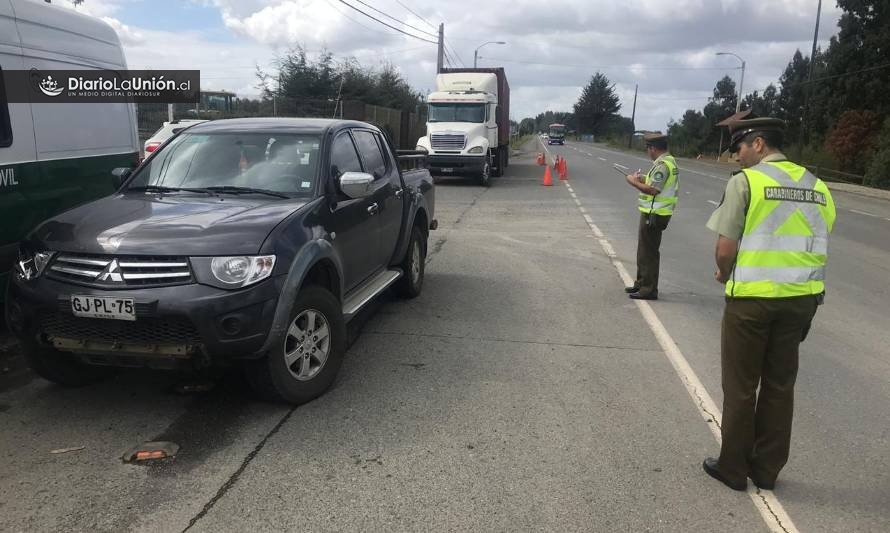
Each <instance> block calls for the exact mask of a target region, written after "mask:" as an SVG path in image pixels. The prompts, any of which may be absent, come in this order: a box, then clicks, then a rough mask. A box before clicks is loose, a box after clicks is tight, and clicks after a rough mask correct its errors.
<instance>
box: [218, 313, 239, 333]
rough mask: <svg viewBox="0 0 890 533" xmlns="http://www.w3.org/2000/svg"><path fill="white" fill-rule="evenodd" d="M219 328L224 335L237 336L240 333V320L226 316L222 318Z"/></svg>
mask: <svg viewBox="0 0 890 533" xmlns="http://www.w3.org/2000/svg"><path fill="white" fill-rule="evenodd" d="M221 326H222V330H223V332H225V334H226V335H237V334H239V333H241V327H242V326H241V320H240V319H239V318H238V317H234V316H228V317H226V318H224V319H223V321H222V324H221Z"/></svg>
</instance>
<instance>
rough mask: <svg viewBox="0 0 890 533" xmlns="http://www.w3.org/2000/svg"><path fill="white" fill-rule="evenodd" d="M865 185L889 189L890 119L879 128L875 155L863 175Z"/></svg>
mask: <svg viewBox="0 0 890 533" xmlns="http://www.w3.org/2000/svg"><path fill="white" fill-rule="evenodd" d="M865 184H866V185H868V186H870V187H880V188H882V189H890V118H888V119H887V120H885V121H884V127H883V128H881V133H880V135H879V136H878V140H877V148H876V149H875V155H874V157H873V158H872V160H871V164H870V165H869V167H868V171H867V172H866V173H865Z"/></svg>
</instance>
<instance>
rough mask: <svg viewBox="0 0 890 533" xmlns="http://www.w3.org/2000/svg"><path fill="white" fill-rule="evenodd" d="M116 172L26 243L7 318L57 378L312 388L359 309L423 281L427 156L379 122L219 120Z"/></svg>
mask: <svg viewBox="0 0 890 533" xmlns="http://www.w3.org/2000/svg"><path fill="white" fill-rule="evenodd" d="M109 179H111V180H112V181H113V182H114V183H115V186H116V192H114V193H113V194H111V195H110V196H106V197H104V198H101V199H99V200H95V201H93V202H90V203H87V204H84V205H81V206H79V207H76V208H73V209H71V210H69V211H66V212H64V213H62V214H60V215H57V216H55V217H53V218H50V219H49V220H46V221H44V222H43V223H41V224H40V225H38V226H37V228H36V229H34V230H33V231H32V232H31V233H30V234H29V235H28V236H27V237H26V238H25V239H24V240H23V241H22V242H21V244H20V246H19V251H18V259H17V261H16V264H15V268H14V271H13V275H12V280H11V282H10V284H9V289H8V295H7V299H6V318H7V322H8V326H9V329H10V331H12V332H13V333H14V335H15V336H16V337H18V339H19V341H20V344H21V346H22V349H23V351H24V353H25V356H26V358H27V361H28V363H29V365H30V366H31V368H32V369H33V370H34V372H36V373H37V374H38V375H40V376H42V377H43V378H45V379H48V380H50V381H53V382H56V383H59V384H62V385H68V386H80V385H85V384H88V383H90V382H93V381H95V380H98V379H101V378H103V377H105V376H107V375H108V374H109V373H110V372H112V371H113V368H114V367H120V366H126V367H150V368H182V367H185V368H189V369H197V370H206V369H212V368H216V367H223V366H232V365H239V366H240V367H242V368H243V369H244V371H245V372H246V375H247V378H248V381H249V382H250V383H251V385H252V387H253V388H254V389H255V390H256V391H257V392H258V393H259V394H260V395H261V396H262V397H263V398H265V399H268V400H271V401H283V402H287V403H292V404H301V403H305V402H308V401H310V400H312V399H314V398H316V397H318V396H319V395H321V394H322V393H324V391H326V390H327V389H328V388H329V387H330V385H331V384H332V383H333V381H334V379H335V377H336V375H337V372H338V370H339V368H340V365H341V361H342V359H343V355H344V352H345V351H346V343H347V338H346V336H347V331H346V325H347V323H348V322H349V320H350V319H351V318H353V317H354V316H355V315H356V314H357V313H358V312H359V310H360V309H362V308H363V307H364V306H365V305H366V304H367V303H368V302H370V301H371V300H373V299H374V298H375V297H376V296H377V295H379V294H381V293H382V292H383V291H384V290H387V289H388V288H390V287H392V288H393V289H394V290H395V292H396V293H397V294H398V295H400V296H402V297H405V298H413V297H416V296H418V295H419V294H420V291H421V289H422V287H423V279H424V264H425V259H426V253H427V240H428V235H429V232H430V231H431V230H435V229H436V226H437V222H436V219H435V217H434V206H435V190H434V186H433V180H432V177H431V176H430V174H429V171H428V170H427V169H426V163H425V155H424V153H423V152H415V151H405V152H396V151H395V150H394V149H393V148H392V146H391V145H390V143H389V141H388V139H387V137H386V136H385V135H384V134H383V133H382V132H381V130H379V129H378V128H376V127H374V126H372V125H370V124H366V123H363V122H354V121H343V120H317V119H292V118H274V119H273V118H253V119H231V120H218V121H211V122H205V123H201V124H197V125H194V126H191V127H189V128H188V129H185V130H183V131H182V132H180V133H179V134H177V135H176V136H174V137H172V138H170V139H169V140H167V141H166V142H165V143H164V144H162V145H161V146H160V147H158V149H157V150H155V151H154V152H152V153H151V155H150V156H149V157H148V158H147V159H146V160H145V161H144V162H143V163H142V164H141V165H140V166H139V167H138V168H136V169H129V168H119V169H115V170H114V172H113V173H112V176H109Z"/></svg>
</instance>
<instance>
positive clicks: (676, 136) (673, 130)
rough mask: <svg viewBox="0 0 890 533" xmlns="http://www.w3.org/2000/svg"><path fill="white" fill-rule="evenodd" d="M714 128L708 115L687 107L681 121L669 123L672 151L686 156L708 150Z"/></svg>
mask: <svg viewBox="0 0 890 533" xmlns="http://www.w3.org/2000/svg"><path fill="white" fill-rule="evenodd" d="M712 130H713V125H712V123H711V121H710V120H709V119H708V117H706V116H704V114H702V113H701V112H699V111H695V110H693V109H687V110H686V112H685V113H684V114H683V118H682V119H680V122H675V121H673V120H672V121H671V122H670V123H669V124H668V137H669V138H670V143H671V151H672V152H673V153H674V154H677V155H685V156H697V155H698V154H701V153H704V152H706V151H707V149H708V139H709V138H710V136H711V132H712Z"/></svg>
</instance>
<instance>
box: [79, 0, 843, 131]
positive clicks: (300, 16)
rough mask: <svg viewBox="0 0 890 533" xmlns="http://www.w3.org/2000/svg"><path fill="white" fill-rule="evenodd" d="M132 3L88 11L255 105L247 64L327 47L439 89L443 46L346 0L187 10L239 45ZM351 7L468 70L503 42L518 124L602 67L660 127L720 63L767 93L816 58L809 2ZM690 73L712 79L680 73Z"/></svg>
mask: <svg viewBox="0 0 890 533" xmlns="http://www.w3.org/2000/svg"><path fill="white" fill-rule="evenodd" d="M134 1H137V0H89V1H88V2H86V3H85V4H84V7H85V8H88V9H89V10H90V12H91V13H93V14H97V15H100V16H107V17H112V18H113V19H114V20H115V21H116V23H117V24H120V25H119V26H115V28H116V29H118V32H119V34H121V38H122V40H124V41H125V47H126V53H127V57H128V61H129V63H130V64H131V65H134V68H135V67H136V66H138V67H143V66H148V65H151V66H154V67H155V68H168V67H169V68H201V69H202V71H203V72H204V76H205V82H204V85H205V86H213V87H214V88H229V89H232V90H235V91H243V92H244V94H256V90H255V89H252V85H254V84H255V81H254V76H253V71H252V69H251V68H250V65H252V64H254V63H256V62H259V63H261V64H263V65H268V64H269V62H270V61H271V60H272V59H273V57H274V55H275V53H276V52H277V51H281V50H285V49H286V48H287V47H289V46H292V45H294V44H300V45H303V46H305V47H306V48H307V49H308V50H310V51H319V50H321V49H325V48H326V49H328V50H330V51H331V52H333V53H334V54H335V56H336V57H338V58H346V57H349V56H355V57H356V58H358V59H359V61H361V63H362V64H364V65H366V66H372V67H373V66H379V65H380V64H381V63H382V62H384V61H389V62H391V63H393V64H394V65H395V66H397V67H398V68H399V70H400V71H401V72H402V73H403V75H404V76H405V78H406V79H407V80H408V81H409V83H411V84H412V86H414V87H415V88H417V89H418V90H420V91H422V92H425V91H426V90H429V89H432V88H433V84H434V76H435V62H436V47H435V45H433V44H428V43H424V42H422V41H421V40H418V39H414V38H411V37H408V36H405V35H402V34H400V33H398V32H396V31H394V30H392V29H390V28H386V27H385V26H382V25H381V24H379V23H377V22H375V21H373V20H370V19H369V18H366V17H364V16H363V15H362V14H360V13H358V12H356V11H354V10H352V9H350V8H349V7H346V6H345V5H343V3H341V2H340V1H339V0H191V1H192V2H196V3H201V4H203V5H206V6H212V7H214V8H216V9H217V10H218V11H219V21H218V25H219V27H218V28H215V29H214V31H217V32H225V33H226V34H227V35H228V36H229V38H230V39H229V40H232V39H234V43H232V42H225V43H222V42H219V41H218V40H214V39H212V38H211V37H210V35H209V32H208V31H205V30H207V29H206V28H196V29H195V31H193V32H186V33H182V32H175V33H174V32H159V31H151V30H146V29H143V28H140V27H139V24H138V21H133V20H128V19H127V18H126V17H125V14H126V11H127V5H128V3H130V2H134ZM348 1H349V2H350V3H351V4H353V5H355V6H356V7H359V8H360V9H362V10H364V11H367V12H368V13H370V14H373V15H375V16H376V17H377V18H380V19H381V20H383V21H386V22H388V23H391V24H392V25H394V26H397V27H399V28H400V29H403V30H404V31H407V32H408V33H413V34H415V35H417V36H418V37H420V38H423V39H430V36H429V35H427V34H426V33H422V32H429V33H433V34H435V33H436V31H437V27H438V24H439V23H440V22H444V23H445V35H446V39H447V43H448V45H449V47H448V50H449V56H450V60H449V62H451V63H454V64H457V65H462V64H463V65H467V66H472V61H473V51H474V49H475V48H476V47H478V46H479V45H481V44H482V43H484V42H486V41H496V40H497V41H500V40H503V41H506V42H507V43H508V44H507V45H506V46H497V45H488V46H486V47H485V48H483V49H482V50H481V51H480V55H481V56H482V58H483V59H481V60H480V66H494V65H497V66H503V67H505V68H506V70H507V76H508V79H509V82H510V86H511V88H512V90H513V95H512V99H511V111H512V114H513V118H515V119H521V118H523V117H525V116H534V115H536V114H537V113H539V112H542V111H544V110H546V109H552V110H566V111H568V110H571V108H572V105H573V104H574V103H575V101H576V100H577V97H578V95H579V94H580V91H581V88H582V87H583V86H584V85H585V84H586V83H587V82H588V81H589V80H590V77H591V76H592V75H593V74H594V73H595V72H596V71H598V70H599V71H602V72H604V73H605V74H606V75H607V76H608V77H609V78H610V80H611V81H612V82H613V83H615V84H616V89H618V90H619V94H620V95H621V99H622V104H623V106H624V107H623V113H624V114H627V115H629V114H630V109H631V107H632V104H633V89H634V85H636V84H638V85H639V93H640V94H639V100H638V102H637V125H638V127H641V128H647V129H662V130H663V129H664V128H665V127H666V124H667V121H668V120H669V119H671V118H679V117H681V116H682V114H683V112H684V110H685V109H687V108H696V109H700V108H701V107H702V106H703V105H704V103H705V102H706V99H705V98H703V97H702V95H707V94H709V93H710V92H711V91H712V90H713V87H714V85H715V83H716V82H717V80H718V79H720V78H721V77H722V76H724V75H730V76H732V77H733V79H735V80H738V78H739V70H738V61H736V60H735V59H734V58H732V57H715V55H714V54H715V52H718V51H728V52H735V53H737V54H739V55H740V56H742V57H744V58H745V61H746V66H747V69H746V72H745V84H744V85H745V88H746V91H745V92H748V90H747V89H751V90H753V89H762V88H764V87H765V86H766V85H767V84H769V83H770V82H776V81H777V79H778V77H779V76H780V75H781V73H782V71H783V70H784V68H785V65H786V64H787V62H788V61H789V60H790V59H791V56H792V55H793V53H794V51H795V50H796V49H798V48H800V49H801V50H803V51H804V53H805V54H808V53H809V48H810V45H811V44H810V43H811V41H810V40H811V39H812V32H813V24H814V22H815V5H814V3H813V2H812V1H810V0H783V1H777V2H754V3H752V2H749V1H747V0H675V1H674V2H672V3H671V4H670V6H668V5H667V4H665V3H664V2H663V1H662V0H625V1H624V2H615V1H613V0H555V1H551V2H540V1H539V0H497V1H495V2H487V3H484V2H478V3H474V4H472V9H468V4H469V3H468V2H466V1H461V2H441V1H433V0H410V1H408V0H402V1H401V2H399V1H397V0H368V1H367V3H368V4H371V5H373V6H374V7H375V8H377V9H379V10H380V11H382V12H384V13H386V14H388V15H391V16H392V17H393V18H394V19H397V20H399V21H402V22H403V23H404V24H401V23H399V22H396V21H395V20H393V19H388V18H386V16H384V15H381V14H380V13H376V12H374V11H372V10H371V9H370V8H368V7H366V6H363V5H362V4H360V3H358V2H357V1H355V0H348ZM404 6H408V8H410V10H411V11H413V12H414V13H416V15H415V14H412V13H411V12H409V11H408V10H407V9H406V8H405V7H404ZM839 17H840V11H839V9H838V8H837V7H836V6H835V5H834V4H833V3H831V2H825V3H824V5H823V12H822V24H821V27H820V33H819V34H820V37H821V39H820V40H821V41H822V42H823V43H825V42H827V40H828V39H829V38H830V37H831V35H833V34H834V33H836V24H837V20H838V19H839ZM120 21H123V22H124V23H126V24H123V23H120ZM112 24H115V22H112ZM149 43H150V44H149ZM458 56H459V57H460V58H461V59H462V60H463V61H460V60H459V59H458ZM493 58H495V59H493ZM690 67H692V68H695V69H702V70H682V69H681V68H690Z"/></svg>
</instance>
